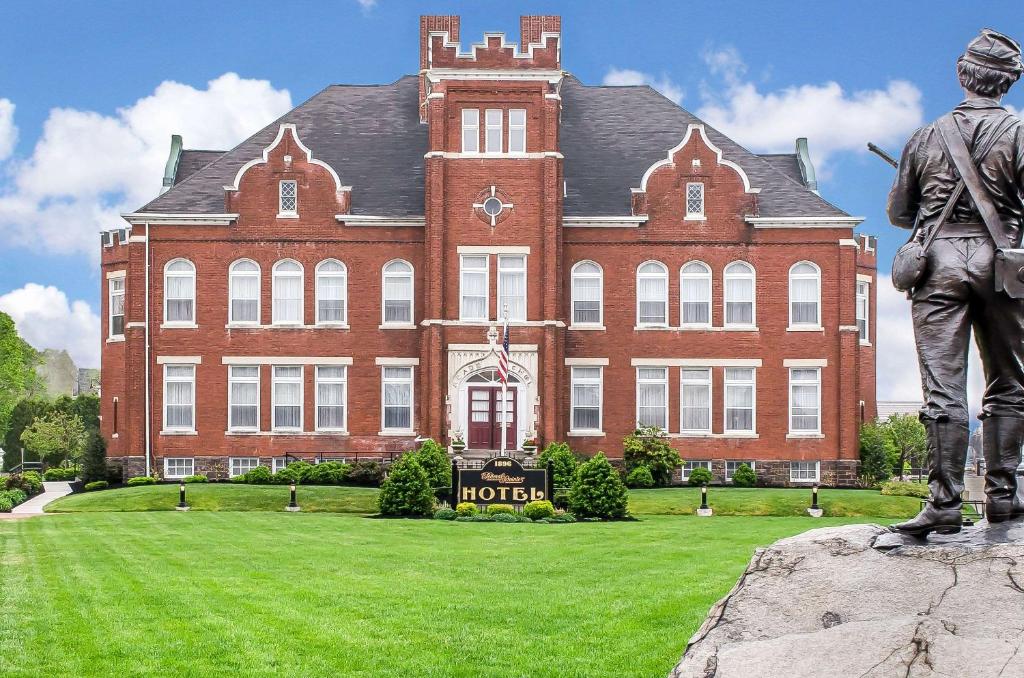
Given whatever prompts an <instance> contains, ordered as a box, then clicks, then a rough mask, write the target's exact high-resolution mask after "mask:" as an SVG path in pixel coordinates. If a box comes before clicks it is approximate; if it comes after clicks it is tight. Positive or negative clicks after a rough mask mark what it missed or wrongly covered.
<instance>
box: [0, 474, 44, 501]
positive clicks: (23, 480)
mask: <svg viewBox="0 0 1024 678" xmlns="http://www.w3.org/2000/svg"><path fill="white" fill-rule="evenodd" d="M0 487H3V488H6V489H8V490H21V491H23V492H24V493H25V495H26V496H29V497H32V496H35V495H37V494H39V493H40V492H42V491H43V479H42V478H41V477H40V476H39V474H38V473H36V472H35V471H25V472H24V473H12V474H11V475H9V476H7V480H6V482H3V483H0Z"/></svg>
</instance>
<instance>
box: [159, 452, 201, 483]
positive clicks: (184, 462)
mask: <svg viewBox="0 0 1024 678" xmlns="http://www.w3.org/2000/svg"><path fill="white" fill-rule="evenodd" d="M195 468H196V460H195V459H194V458H192V457H165V458H164V479H166V480H170V479H172V478H187V477H188V476H191V475H195Z"/></svg>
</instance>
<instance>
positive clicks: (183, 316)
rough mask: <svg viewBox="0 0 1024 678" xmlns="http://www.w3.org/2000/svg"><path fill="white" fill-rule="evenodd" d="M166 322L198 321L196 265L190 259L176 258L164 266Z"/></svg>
mask: <svg viewBox="0 0 1024 678" xmlns="http://www.w3.org/2000/svg"><path fill="white" fill-rule="evenodd" d="M164 322H165V323H169V324H170V323H173V324H177V325H194V324H195V322H196V267H195V266H193V265H192V262H191V261H189V260H188V259H174V260H172V261H169V262H167V265H166V266H164Z"/></svg>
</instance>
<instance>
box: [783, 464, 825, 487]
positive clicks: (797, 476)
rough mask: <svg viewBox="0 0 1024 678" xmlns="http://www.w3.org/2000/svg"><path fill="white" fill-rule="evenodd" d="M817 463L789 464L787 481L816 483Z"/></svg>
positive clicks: (817, 474)
mask: <svg viewBox="0 0 1024 678" xmlns="http://www.w3.org/2000/svg"><path fill="white" fill-rule="evenodd" d="M818 464H819V462H816V461H791V462H789V481H790V482H792V483H816V482H818V478H819V466H818Z"/></svg>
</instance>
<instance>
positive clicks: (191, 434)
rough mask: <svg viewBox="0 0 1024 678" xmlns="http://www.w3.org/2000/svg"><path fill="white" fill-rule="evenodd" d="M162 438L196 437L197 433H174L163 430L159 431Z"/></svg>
mask: <svg viewBox="0 0 1024 678" xmlns="http://www.w3.org/2000/svg"><path fill="white" fill-rule="evenodd" d="M160 435H162V436H197V435H199V433H198V431H174V430H163V431H160Z"/></svg>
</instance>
